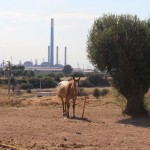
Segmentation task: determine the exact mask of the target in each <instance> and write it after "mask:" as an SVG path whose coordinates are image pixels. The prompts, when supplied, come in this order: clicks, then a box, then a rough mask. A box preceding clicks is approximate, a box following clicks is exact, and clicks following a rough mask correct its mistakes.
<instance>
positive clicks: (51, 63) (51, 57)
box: [24, 18, 67, 68]
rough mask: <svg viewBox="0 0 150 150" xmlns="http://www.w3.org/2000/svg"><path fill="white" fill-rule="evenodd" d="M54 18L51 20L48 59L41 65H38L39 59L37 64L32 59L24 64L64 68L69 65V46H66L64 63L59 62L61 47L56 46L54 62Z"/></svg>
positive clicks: (26, 65)
mask: <svg viewBox="0 0 150 150" xmlns="http://www.w3.org/2000/svg"><path fill="white" fill-rule="evenodd" d="M54 50H55V49H54V19H53V18H52V19H51V22H50V43H49V45H48V61H47V62H45V61H43V62H42V63H41V64H40V65H38V63H37V60H36V61H35V64H33V62H32V61H26V62H24V66H25V67H26V68H28V67H48V68H62V67H63V66H65V65H67V47H66V46H65V47H64V64H59V61H58V57H59V47H58V46H56V63H54V60H55V59H54V57H55V56H54Z"/></svg>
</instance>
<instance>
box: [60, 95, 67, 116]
mask: <svg viewBox="0 0 150 150" xmlns="http://www.w3.org/2000/svg"><path fill="white" fill-rule="evenodd" d="M61 101H62V106H63V116H65V115H66V103H65V102H64V101H63V98H62V97H61Z"/></svg>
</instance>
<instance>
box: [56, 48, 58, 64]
mask: <svg viewBox="0 0 150 150" xmlns="http://www.w3.org/2000/svg"><path fill="white" fill-rule="evenodd" d="M56 64H57V65H58V46H56Z"/></svg>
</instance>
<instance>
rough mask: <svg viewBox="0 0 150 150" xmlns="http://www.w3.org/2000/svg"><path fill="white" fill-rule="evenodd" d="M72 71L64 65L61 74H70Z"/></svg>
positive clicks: (68, 66)
mask: <svg viewBox="0 0 150 150" xmlns="http://www.w3.org/2000/svg"><path fill="white" fill-rule="evenodd" d="M72 71H73V69H72V67H71V66H70V65H66V66H64V68H63V69H62V72H63V73H64V74H66V75H69V74H71V72H72Z"/></svg>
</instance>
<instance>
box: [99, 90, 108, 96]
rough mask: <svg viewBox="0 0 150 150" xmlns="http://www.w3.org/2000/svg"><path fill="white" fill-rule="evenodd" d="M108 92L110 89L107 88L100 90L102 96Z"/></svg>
mask: <svg viewBox="0 0 150 150" xmlns="http://www.w3.org/2000/svg"><path fill="white" fill-rule="evenodd" d="M108 92H109V90H107V89H102V90H101V91H100V93H101V96H105V95H107V94H108Z"/></svg>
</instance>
